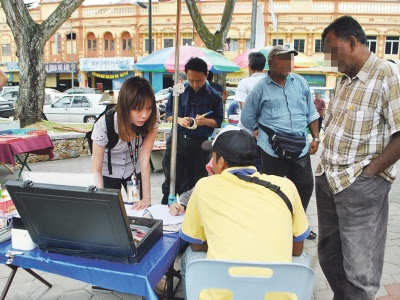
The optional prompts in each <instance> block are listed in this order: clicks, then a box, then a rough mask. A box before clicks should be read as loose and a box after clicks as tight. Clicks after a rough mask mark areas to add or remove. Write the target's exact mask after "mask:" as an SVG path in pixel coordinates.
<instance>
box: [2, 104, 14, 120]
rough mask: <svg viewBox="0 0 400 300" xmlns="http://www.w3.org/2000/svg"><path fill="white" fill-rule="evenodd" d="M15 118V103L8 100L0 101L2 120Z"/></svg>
mask: <svg viewBox="0 0 400 300" xmlns="http://www.w3.org/2000/svg"><path fill="white" fill-rule="evenodd" d="M12 116H14V103H13V102H11V101H7V100H0V118H9V117H12Z"/></svg>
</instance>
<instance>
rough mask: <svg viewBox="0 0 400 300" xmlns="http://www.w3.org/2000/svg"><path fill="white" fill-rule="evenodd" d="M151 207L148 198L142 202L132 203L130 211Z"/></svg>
mask: <svg viewBox="0 0 400 300" xmlns="http://www.w3.org/2000/svg"><path fill="white" fill-rule="evenodd" d="M150 205H151V199H150V198H143V199H142V200H140V201H138V202H135V203H133V205H132V207H131V209H134V210H141V209H145V208H147V207H149V206H150Z"/></svg>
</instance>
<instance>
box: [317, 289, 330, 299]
mask: <svg viewBox="0 0 400 300" xmlns="http://www.w3.org/2000/svg"><path fill="white" fill-rule="evenodd" d="M314 297H315V300H327V299H332V298H333V292H332V291H331V290H325V291H317V292H315V293H314Z"/></svg>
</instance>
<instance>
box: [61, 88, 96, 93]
mask: <svg viewBox="0 0 400 300" xmlns="http://www.w3.org/2000/svg"><path fill="white" fill-rule="evenodd" d="M64 94H102V91H101V90H100V89H96V88H80V87H75V88H70V89H68V90H65V91H64Z"/></svg>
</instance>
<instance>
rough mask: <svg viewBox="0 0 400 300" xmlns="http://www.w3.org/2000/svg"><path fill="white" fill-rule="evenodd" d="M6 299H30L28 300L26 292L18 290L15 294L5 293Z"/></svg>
mask: <svg viewBox="0 0 400 300" xmlns="http://www.w3.org/2000/svg"><path fill="white" fill-rule="evenodd" d="M8 299H10V300H26V299H30V298H29V294H28V293H27V292H26V291H24V290H18V291H15V292H12V291H9V292H8V293H7V297H6V300H8Z"/></svg>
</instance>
